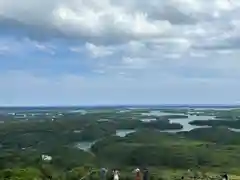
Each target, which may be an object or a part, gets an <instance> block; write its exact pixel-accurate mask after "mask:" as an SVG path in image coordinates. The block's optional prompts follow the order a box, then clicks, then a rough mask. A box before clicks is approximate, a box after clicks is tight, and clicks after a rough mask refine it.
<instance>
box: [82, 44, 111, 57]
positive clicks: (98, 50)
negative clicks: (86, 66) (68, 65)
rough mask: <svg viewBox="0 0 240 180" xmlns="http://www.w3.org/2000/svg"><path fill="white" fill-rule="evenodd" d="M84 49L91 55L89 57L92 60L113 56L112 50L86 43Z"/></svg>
mask: <svg viewBox="0 0 240 180" xmlns="http://www.w3.org/2000/svg"><path fill="white" fill-rule="evenodd" d="M85 47H86V49H87V51H88V52H89V53H90V54H91V56H92V57H94V58H99V57H106V56H110V55H112V54H113V50H112V48H111V47H105V46H96V45H94V44H92V43H86V44H85Z"/></svg>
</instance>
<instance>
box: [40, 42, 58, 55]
mask: <svg viewBox="0 0 240 180" xmlns="http://www.w3.org/2000/svg"><path fill="white" fill-rule="evenodd" d="M35 47H36V48H37V49H38V50H39V51H42V52H46V53H49V54H51V55H54V54H55V51H54V47H52V46H50V45H44V44H41V43H35Z"/></svg>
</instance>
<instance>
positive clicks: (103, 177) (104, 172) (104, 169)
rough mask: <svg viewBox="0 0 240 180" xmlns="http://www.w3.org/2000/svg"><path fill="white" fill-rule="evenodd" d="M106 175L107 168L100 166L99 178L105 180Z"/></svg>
mask: <svg viewBox="0 0 240 180" xmlns="http://www.w3.org/2000/svg"><path fill="white" fill-rule="evenodd" d="M106 175H107V169H106V168H101V169H100V178H101V180H106Z"/></svg>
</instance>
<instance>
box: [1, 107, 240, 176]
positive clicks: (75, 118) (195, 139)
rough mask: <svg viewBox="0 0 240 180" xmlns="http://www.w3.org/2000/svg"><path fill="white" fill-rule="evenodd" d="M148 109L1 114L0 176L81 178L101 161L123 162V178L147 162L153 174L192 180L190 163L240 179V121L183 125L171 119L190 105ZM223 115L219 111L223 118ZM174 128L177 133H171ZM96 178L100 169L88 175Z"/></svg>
mask: <svg viewBox="0 0 240 180" xmlns="http://www.w3.org/2000/svg"><path fill="white" fill-rule="evenodd" d="M182 111H183V110H182ZM191 111H192V110H191ZM148 112H149V110H131V111H123V110H121V111H119V110H114V109H108V110H102V111H100V110H98V109H97V110H90V111H88V112H87V113H66V112H64V113H62V114H63V115H61V116H59V117H58V118H49V117H45V118H44V117H42V116H41V118H35V119H34V118H32V119H31V120H29V119H21V120H18V119H15V118H14V117H13V116H11V117H10V116H6V115H2V116H1V117H0V121H1V122H2V123H1V124H0V140H1V141H0V142H1V143H0V152H1V153H0V179H14V180H15V179H18V180H30V179H31V180H32V179H39V180H40V179H56V180H57V179H59V180H79V179H80V178H81V177H83V176H85V175H86V174H87V173H88V172H89V170H90V169H100V168H101V167H106V168H108V169H109V170H110V171H111V169H114V168H117V169H119V170H120V172H121V178H120V179H132V178H133V174H132V170H133V169H134V168H136V167H139V168H143V167H147V168H148V169H149V171H150V174H151V176H150V177H151V179H153V180H154V179H156V180H158V179H163V180H164V179H181V177H182V176H185V178H186V179H187V177H188V176H190V175H186V173H187V172H188V169H191V172H194V173H197V174H198V176H199V179H204V178H203V177H204V176H205V177H207V176H218V175H219V174H221V173H224V172H227V173H229V174H230V175H231V177H235V178H236V177H237V178H238V175H240V171H239V168H238V167H239V166H240V161H239V159H240V153H239V152H240V133H238V132H233V131H231V130H230V129H228V128H227V127H234V128H238V127H239V126H238V123H239V122H238V120H233V119H228V120H218V119H216V120H205V121H193V122H191V124H194V125H200V126H201V125H208V126H212V127H204V128H201V127H198V128H195V129H192V130H190V131H180V130H181V129H182V128H183V125H182V124H178V123H172V121H171V119H178V120H179V121H181V119H182V120H184V119H186V118H187V117H188V115H186V111H185V112H181V113H185V115H182V114H179V110H178V111H176V112H175V113H176V114H166V113H169V112H170V110H168V111H166V112H164V113H165V114H164V113H163V115H159V116H157V115H151V114H149V115H146V113H148ZM171 112H174V110H171ZM206 113H208V114H209V113H213V112H212V111H211V112H206ZM226 114H227V112H225V113H224V114H223V113H222V115H224V116H225V117H226ZM215 115H216V116H217V115H218V116H219V117H221V112H218V111H216V112H215ZM235 115H236V113H235ZM55 116H56V115H55ZM197 117H199V116H197ZM219 117H218V118H219ZM222 118H223V117H222ZM203 122H204V123H203ZM219 123H220V124H221V123H222V124H221V126H220V125H219ZM224 123H225V124H224ZM227 123H228V124H227ZM222 125H225V126H227V127H222ZM123 129H124V130H134V131H132V133H129V134H126V135H125V136H122V137H120V136H118V135H117V131H118V130H123ZM172 130H176V131H177V130H179V132H176V133H171V131H172ZM168 131H169V132H168ZM81 142H92V143H93V145H92V146H91V147H90V148H89V149H88V150H83V149H81V148H79V147H78V146H77V144H79V143H81ZM43 156H46V157H50V159H47V160H46V159H44V158H43ZM99 178H100V177H99V174H98V173H95V174H93V175H91V176H89V177H88V179H91V180H98V179H99ZM108 178H109V179H110V178H111V173H110V174H109V177H108ZM239 178H240V177H239Z"/></svg>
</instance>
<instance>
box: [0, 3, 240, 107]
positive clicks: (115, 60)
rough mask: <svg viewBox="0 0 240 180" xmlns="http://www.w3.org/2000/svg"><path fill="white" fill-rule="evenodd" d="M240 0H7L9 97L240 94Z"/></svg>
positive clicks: (229, 97)
mask: <svg viewBox="0 0 240 180" xmlns="http://www.w3.org/2000/svg"><path fill="white" fill-rule="evenodd" d="M239 57H240V0H231V1H228V0H212V1H207V0H201V1H199V0H162V1H157V0H149V1H143V0H121V1H118V0H68V1H64V0H52V1H47V0H41V1H40V0H24V1H22V0H20V1H13V0H8V1H3V0H0V62H1V66H0V79H1V83H2V87H3V88H1V89H0V97H1V98H0V105H39V104H40V105H42V104H44V105H58V104H61V105H71V104H126V103H127V104H145V103H148V104H151V103H154V104H164V103H236V102H238V101H239V98H240V97H238V91H239V90H240V85H238V84H239V83H237V82H238V79H239V77H240V71H239V69H240V63H239Z"/></svg>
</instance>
